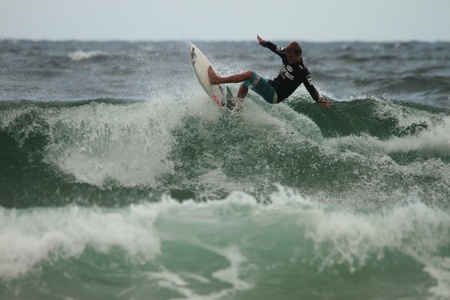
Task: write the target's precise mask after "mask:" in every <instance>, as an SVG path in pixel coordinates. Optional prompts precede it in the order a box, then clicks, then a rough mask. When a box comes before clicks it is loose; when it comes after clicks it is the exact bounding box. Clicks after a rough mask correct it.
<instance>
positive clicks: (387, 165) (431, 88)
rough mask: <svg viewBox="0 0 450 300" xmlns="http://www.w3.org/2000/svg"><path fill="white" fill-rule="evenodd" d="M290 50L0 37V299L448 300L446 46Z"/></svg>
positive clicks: (327, 45)
mask: <svg viewBox="0 0 450 300" xmlns="http://www.w3.org/2000/svg"><path fill="white" fill-rule="evenodd" d="M274 42H276V43H277V44H279V45H285V44H286V43H287V42H288V41H274ZM194 43H195V44H196V45H197V46H198V47H199V48H200V49H201V50H202V51H203V52H204V53H205V54H206V55H207V56H208V58H209V59H210V61H211V62H212V63H213V64H214V66H215V67H216V69H217V71H218V73H219V74H221V75H231V74H233V73H236V72H242V71H246V70H248V69H252V70H254V71H256V72H257V73H259V74H260V75H262V76H264V77H268V78H274V77H275V76H276V75H277V74H278V71H279V69H280V66H281V63H280V60H279V58H278V57H277V56H276V55H275V54H273V53H272V52H270V51H269V50H267V49H264V48H262V47H260V46H258V44H257V42H256V39H255V41H239V42H238V41H236V42H211V41H210V42H207V41H197V42H196V41H194ZM300 43H301V44H302V47H303V53H304V61H305V64H306V65H307V66H308V68H309V70H310V72H311V74H312V78H313V82H314V84H315V86H316V87H317V89H318V90H319V92H320V93H321V95H323V96H325V97H326V98H327V99H329V100H330V102H331V105H332V106H331V108H330V109H326V108H324V107H322V106H319V105H317V104H316V103H314V101H313V100H312V99H311V97H310V96H309V94H308V93H307V91H306V90H305V88H304V87H303V86H301V87H300V88H299V89H297V91H296V92H294V94H293V95H291V96H290V97H289V98H288V99H287V100H286V101H284V102H283V103H281V104H278V105H270V104H267V103H266V102H264V100H262V99H261V98H260V97H259V96H258V95H256V94H255V93H253V92H251V91H250V92H249V94H248V96H247V98H246V99H245V101H244V104H243V110H242V112H239V113H230V112H229V111H226V110H225V109H222V108H220V107H218V106H217V105H215V103H213V101H212V100H210V99H209V98H208V97H207V96H206V94H205V93H204V91H203V90H202V87H201V86H200V84H199V83H198V81H197V79H196V77H195V74H194V72H193V69H192V66H191V63H190V53H189V42H188V41H177V42H170V41H166V42H156V41H140V42H138V41H135V42H126V41H109V42H96V41H91V42H89V41H29V40H0V299H45V300H50V299H64V300H72V299H130V300H132V299H133V300H135V299H246V300H247V299H258V300H261V299H346V300H348V299H409V300H411V299H450V43H449V42H430V43H424V42H414V41H411V42H396V43H387V42H386V43H381V42H323V43H316V42H302V41H301V40H300ZM229 86H230V88H231V89H232V90H233V91H234V92H236V91H237V89H238V84H230V85H229Z"/></svg>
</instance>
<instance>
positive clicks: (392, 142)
mask: <svg viewBox="0 0 450 300" xmlns="http://www.w3.org/2000/svg"><path fill="white" fill-rule="evenodd" d="M305 99H306V98H303V97H302V96H300V97H294V98H293V99H292V100H289V101H288V102H287V103H285V104H282V105H277V106H276V107H275V106H270V105H266V104H264V103H261V102H260V101H258V100H256V99H255V101H252V100H248V101H246V103H245V110H244V112H243V113H242V114H228V113H224V112H222V111H221V110H220V109H218V108H217V107H215V106H213V105H212V104H211V103H209V102H207V101H205V100H206V99H205V97H202V96H197V95H193V96H192V97H191V96H189V97H186V98H182V99H181V100H180V99H178V98H177V99H174V98H173V97H161V98H157V99H153V100H152V101H130V100H120V99H96V100H86V101H75V102H26V101H25V102H2V103H1V110H0V118H1V119H0V120H1V123H0V125H1V127H0V130H1V131H0V140H1V143H2V145H6V146H5V147H4V148H2V152H3V153H2V159H1V160H2V161H1V163H2V165H3V166H4V168H2V171H1V173H2V174H1V175H2V177H3V178H5V180H4V181H3V183H2V184H3V188H4V191H5V194H6V195H8V196H7V197H5V198H4V199H3V200H2V201H3V202H4V203H2V205H6V206H7V207H11V206H17V205H18V206H23V205H25V204H24V203H28V204H27V205H29V204H30V203H33V202H34V203H36V202H38V203H42V204H43V205H47V204H49V203H53V204H55V201H56V200H55V199H53V198H54V197H56V198H57V199H58V200H57V201H59V202H61V199H66V198H67V199H72V200H71V201H74V200H73V198H72V196H73V195H78V196H77V197H80V196H79V195H83V196H81V199H80V200H79V201H87V203H91V201H95V202H96V203H102V204H104V205H111V203H115V204H118V202H121V201H122V204H126V203H130V202H131V203H134V202H136V201H140V200H142V199H146V198H147V197H148V196H147V195H149V193H150V194H151V193H156V194H155V195H156V198H158V197H159V196H160V195H162V194H164V193H169V194H170V195H172V196H173V197H179V198H180V199H189V198H195V199H203V198H204V199H214V198H217V199H222V198H224V197H226V195H229V194H230V193H232V192H233V191H235V190H243V191H246V192H248V193H251V194H253V195H255V196H257V197H262V195H269V194H270V193H271V192H273V190H274V185H273V183H277V182H279V183H282V184H284V185H286V186H291V187H295V188H300V189H301V191H302V192H303V193H305V194H307V195H311V196H318V195H319V194H321V195H322V197H323V199H324V201H325V200H326V199H330V198H332V199H335V200H336V201H348V202H349V203H353V204H356V203H360V204H361V203H365V204H363V205H379V204H380V203H383V202H384V200H383V199H390V197H392V195H393V194H397V192H399V191H401V192H406V193H408V192H409V191H411V189H414V190H416V191H417V192H418V193H419V194H420V195H422V196H423V197H424V198H426V199H429V201H432V202H435V203H437V204H438V205H444V206H446V205H448V203H447V202H448V196H449V195H450V190H449V186H450V182H449V181H448V180H449V178H450V176H448V174H449V172H450V171H449V162H450V141H449V138H448V135H447V134H446V133H447V132H448V130H449V129H450V121H449V120H450V118H449V112H448V111H447V110H445V109H440V108H435V107H429V106H425V105H418V104H411V103H404V102H397V101H388V100H382V99H376V98H366V99H364V98H361V99H355V100H351V101H345V102H335V103H333V108H332V109H330V110H327V111H324V110H323V108H321V107H319V106H317V105H315V104H313V103H311V102H310V101H306V100H305ZM323 182H326V183H327V184H326V185H325V186H324V185H323ZM364 186H366V187H364ZM369 186H371V190H370V193H369V194H368V193H367V190H366V188H367V187H369ZM19 191H20V192H19ZM130 191H132V192H131V193H130ZM24 193H25V195H27V197H25V198H28V197H29V198H30V200H29V202H27V201H24V200H23V199H22V200H20V201H21V203H17V202H16V201H19V200H18V199H21V198H23V197H22V196H23V194H24ZM99 194H100V195H103V197H98V195H99ZM32 195H36V196H32ZM52 195H58V196H52ZM62 195H63V196H65V197H61V196H62ZM124 195H129V196H125V197H123V196H124ZM158 195H159V196H158ZM99 198H107V199H103V200H99ZM124 198H125V199H124ZM394 198H396V197H394ZM400 198H401V197H400ZM114 199H120V200H117V201H116V200H114ZM126 199H128V200H126ZM338 199H341V200H338ZM394 202H395V201H394ZM65 203H66V202H63V203H60V204H65ZM369 203H370V204H369ZM25 206H26V205H25Z"/></svg>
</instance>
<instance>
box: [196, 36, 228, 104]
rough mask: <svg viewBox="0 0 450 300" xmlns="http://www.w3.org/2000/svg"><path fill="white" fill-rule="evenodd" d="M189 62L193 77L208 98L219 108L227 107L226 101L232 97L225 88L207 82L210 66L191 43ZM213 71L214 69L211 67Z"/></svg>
mask: <svg viewBox="0 0 450 300" xmlns="http://www.w3.org/2000/svg"><path fill="white" fill-rule="evenodd" d="M191 62H192V66H193V67H194V72H195V75H197V78H198V81H199V82H200V84H201V85H202V87H203V89H204V90H205V92H206V93H207V94H208V96H209V97H210V98H211V99H212V100H213V101H214V102H215V103H216V104H217V105H219V106H225V107H227V101H229V100H231V99H233V95H232V93H231V91H230V89H229V88H228V87H227V86H223V85H220V84H218V85H212V84H211V82H210V81H209V76H208V68H209V66H212V65H211V63H210V62H209V60H208V59H207V58H206V56H205V55H204V54H203V53H202V51H200V49H198V48H197V47H196V46H195V45H194V44H192V43H191ZM213 69H214V67H213Z"/></svg>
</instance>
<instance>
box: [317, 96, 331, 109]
mask: <svg viewBox="0 0 450 300" xmlns="http://www.w3.org/2000/svg"><path fill="white" fill-rule="evenodd" d="M317 103H319V104H320V105H322V106H324V107H326V108H330V107H331V104H330V102H328V101H327V100H325V99H323V98H320V99H319V101H317Z"/></svg>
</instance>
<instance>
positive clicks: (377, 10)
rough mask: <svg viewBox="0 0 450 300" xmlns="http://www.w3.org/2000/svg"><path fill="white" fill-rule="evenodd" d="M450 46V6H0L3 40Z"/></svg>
mask: <svg viewBox="0 0 450 300" xmlns="http://www.w3.org/2000/svg"><path fill="white" fill-rule="evenodd" d="M256 34H260V35H261V36H262V37H263V38H267V39H272V40H279V39H297V40H309V41H335V40H351V41H354V40H362V41H408V40H422V41H435V40H445V41H450V0H308V1H303V0H273V1H272V0H247V1H243V0H221V1H219V0H108V1H106V0H102V1H100V0H0V38H26V39H49V40H67V39H79V40H111V39H120V40H251V39H254V38H255V36H256Z"/></svg>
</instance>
